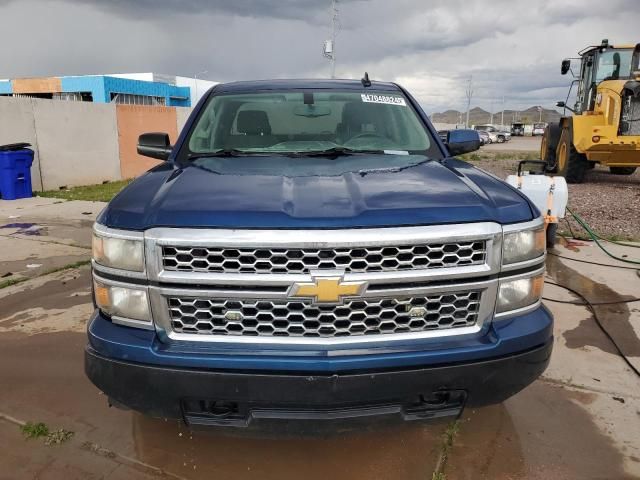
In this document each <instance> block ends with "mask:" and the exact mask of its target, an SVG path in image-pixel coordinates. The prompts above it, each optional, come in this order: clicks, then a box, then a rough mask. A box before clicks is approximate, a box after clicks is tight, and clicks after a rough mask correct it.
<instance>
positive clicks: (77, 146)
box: [0, 97, 191, 191]
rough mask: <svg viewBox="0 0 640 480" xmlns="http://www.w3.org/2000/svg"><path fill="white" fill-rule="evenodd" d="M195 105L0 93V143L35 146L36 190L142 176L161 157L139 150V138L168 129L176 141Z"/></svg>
mask: <svg viewBox="0 0 640 480" xmlns="http://www.w3.org/2000/svg"><path fill="white" fill-rule="evenodd" d="M190 112H191V109H190V108H176V107H149V106H136V105H117V106H116V105H114V104H97V103H90V102H71V101H61V100H45V99H36V98H12V97H0V145H4V144H9V143H19V142H27V143H30V144H31V145H32V147H33V150H34V164H33V166H32V168H31V182H32V185H33V189H34V191H40V190H55V189H58V188H60V187H71V186H77V185H91V184H98V183H102V182H105V181H115V180H120V179H122V178H131V177H135V176H138V175H140V174H141V173H143V172H145V171H146V170H148V169H149V168H151V167H153V166H155V165H157V163H158V161H157V160H153V159H150V158H147V157H142V156H140V155H138V154H137V152H136V145H137V141H138V136H139V135H140V134H141V133H145V132H154V131H157V132H167V133H168V134H169V137H170V138H171V141H172V142H175V141H176V140H177V138H178V132H179V128H182V126H183V125H184V122H185V121H186V119H187V117H188V115H189V113H190Z"/></svg>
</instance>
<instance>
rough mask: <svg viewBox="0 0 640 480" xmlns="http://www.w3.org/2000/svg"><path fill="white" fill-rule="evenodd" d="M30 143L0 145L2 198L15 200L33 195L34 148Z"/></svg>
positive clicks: (0, 190) (0, 186) (0, 189)
mask: <svg viewBox="0 0 640 480" xmlns="http://www.w3.org/2000/svg"><path fill="white" fill-rule="evenodd" d="M26 146H28V144H16V145H5V146H2V147H0V198H1V199H2V200H15V199H17V198H28V197H31V196H32V195H33V191H32V189H31V165H32V164H33V150H31V149H30V148H26Z"/></svg>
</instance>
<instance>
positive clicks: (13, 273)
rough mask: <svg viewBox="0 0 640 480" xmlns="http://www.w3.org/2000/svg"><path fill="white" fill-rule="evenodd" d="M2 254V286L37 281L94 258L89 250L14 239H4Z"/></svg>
mask: <svg viewBox="0 0 640 480" xmlns="http://www.w3.org/2000/svg"><path fill="white" fill-rule="evenodd" d="M0 228H1V227H0ZM0 252H3V253H2V261H1V262H0V284H2V283H3V282H6V281H11V280H19V279H23V278H32V277H36V276H39V275H42V274H44V273H47V272H51V271H52V270H56V269H59V268H62V267H64V266H66V265H70V264H75V263H77V262H83V261H88V260H89V259H90V258H91V252H90V250H88V249H86V248H79V247H73V246H70V245H65V244H62V243H51V242H47V241H43V240H40V239H38V238H32V237H27V238H23V237H18V236H13V235H7V236H0ZM0 292H1V290H0Z"/></svg>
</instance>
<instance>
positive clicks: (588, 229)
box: [567, 207, 640, 265]
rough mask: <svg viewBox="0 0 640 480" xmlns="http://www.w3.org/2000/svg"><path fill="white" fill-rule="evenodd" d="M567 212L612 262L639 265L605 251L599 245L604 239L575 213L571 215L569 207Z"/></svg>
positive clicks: (623, 244) (636, 262)
mask: <svg viewBox="0 0 640 480" xmlns="http://www.w3.org/2000/svg"><path fill="white" fill-rule="evenodd" d="M567 212H569V213H570V214H571V215H572V216H573V218H574V219H575V220H576V222H578V224H579V225H580V226H581V227H582V228H583V229H584V230H585V231H586V232H587V233H588V234H589V236H590V237H591V238H592V240H593V241H594V242H595V243H596V245H598V247H600V249H601V250H602V251H603V252H604V253H606V254H607V255H608V256H610V257H611V258H613V259H614V260H618V261H620V262H625V263H632V264H634V265H640V261H638V260H629V259H626V258H621V257H618V256H616V255H614V254H613V253H611V252H610V251H609V250H607V249H606V248H605V247H604V246H603V245H602V244H601V243H600V240H605V239H604V238H602V236H600V235H598V234H597V233H596V232H594V231H593V230H592V229H591V227H590V226H589V224H588V223H587V222H585V221H584V220H583V219H582V217H580V216H579V215H578V214H577V213H573V212H572V211H571V210H570V209H569V207H567ZM605 241H607V242H609V240H605ZM610 243H614V244H616V245H622V246H626V247H634V248H635V247H638V245H631V244H625V243H622V242H610Z"/></svg>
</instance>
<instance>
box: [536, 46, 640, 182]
mask: <svg viewBox="0 0 640 480" xmlns="http://www.w3.org/2000/svg"><path fill="white" fill-rule="evenodd" d="M571 60H580V71H579V74H577V75H576V74H575V73H574V72H573V70H572V69H571ZM568 72H571V73H572V74H573V75H574V77H575V79H574V80H573V82H572V83H571V87H570V88H569V94H568V95H567V101H566V102H558V103H557V106H558V107H563V108H564V109H565V113H566V111H567V110H568V111H570V112H571V113H572V115H570V116H568V115H563V116H562V117H561V119H560V122H559V123H553V124H549V125H548V126H547V128H546V129H545V133H544V136H543V137H542V143H541V147H540V156H541V158H542V160H543V161H545V162H546V163H547V170H548V171H550V172H554V173H557V174H558V175H562V176H564V177H565V178H566V180H567V182H569V183H581V182H583V181H584V178H585V173H586V172H587V170H589V169H590V168H593V167H594V166H595V164H596V163H599V164H601V165H605V166H607V167H609V170H610V171H611V173H613V174H618V175H631V174H632V173H634V172H635V170H636V168H637V167H638V166H640V43H639V44H637V45H635V46H634V45H616V46H613V45H610V44H609V41H608V40H603V41H602V43H601V44H600V45H598V46H590V47H587V48H585V49H584V50H582V51H580V52H579V58H575V59H565V60H563V61H562V67H561V73H562V74H563V75H565V74H567V73H568ZM575 84H577V85H578V89H577V95H576V102H575V105H574V106H573V107H570V106H569V105H567V102H568V99H569V97H570V95H571V90H572V89H573V86H574V85H575Z"/></svg>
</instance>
